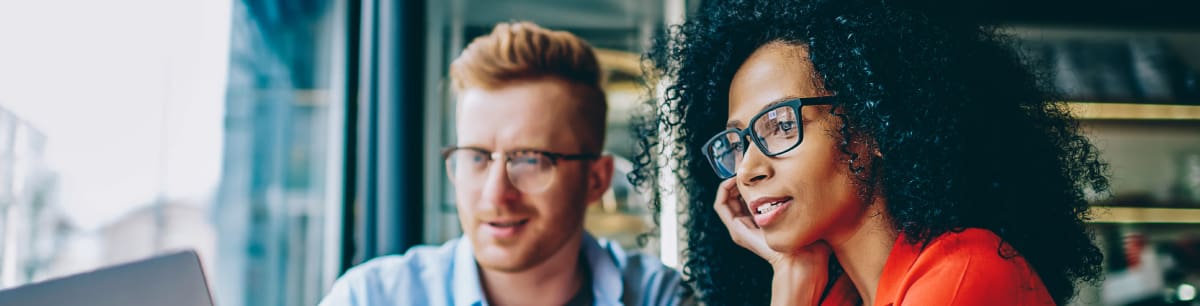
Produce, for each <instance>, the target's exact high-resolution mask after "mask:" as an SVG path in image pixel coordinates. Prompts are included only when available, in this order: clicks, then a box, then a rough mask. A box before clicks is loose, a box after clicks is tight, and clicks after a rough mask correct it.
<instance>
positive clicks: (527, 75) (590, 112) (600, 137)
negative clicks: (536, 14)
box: [450, 22, 608, 151]
mask: <svg viewBox="0 0 1200 306" xmlns="http://www.w3.org/2000/svg"><path fill="white" fill-rule="evenodd" d="M548 78H549V79H557V80H561V81H565V82H567V83H569V84H570V85H571V86H570V87H571V91H572V92H575V93H576V96H578V97H579V98H580V100H579V103H580V104H579V106H580V107H579V110H580V114H579V115H580V117H581V118H580V119H583V120H584V122H585V124H587V127H588V131H586V132H587V133H586V134H591V135H585V136H591V137H590V138H593V139H594V140H596V141H595V143H594V144H588V145H585V146H587V147H588V148H585V150H589V151H599V150H600V149H601V148H602V147H603V145H604V129H605V120H606V116H607V111H608V102H607V100H606V98H605V96H604V90H603V88H602V87H601V86H602V82H603V79H604V78H603V72H602V71H601V69H600V64H599V62H598V61H597V60H596V54H595V52H594V51H593V50H592V46H591V45H589V44H588V43H587V42H585V41H583V40H582V39H580V38H579V37H576V36H575V35H573V34H571V33H569V32H565V31H553V30H548V29H545V28H542V27H540V26H538V25H536V24H533V23H530V22H511V23H500V24H497V25H496V27H495V28H493V29H492V33H491V34H488V35H484V36H481V37H479V38H476V39H475V40H474V41H472V42H471V44H469V45H467V47H466V49H463V52H462V54H461V55H459V56H458V58H456V59H455V60H454V62H453V63H451V64H450V79H451V81H452V83H453V85H454V90H455V91H456V92H462V91H463V90H466V89H469V88H481V89H485V90H492V89H497V88H501V87H504V86H506V85H510V84H513V83H517V82H527V81H536V80H544V79H548Z"/></svg>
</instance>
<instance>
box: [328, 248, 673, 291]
mask: <svg viewBox="0 0 1200 306" xmlns="http://www.w3.org/2000/svg"><path fill="white" fill-rule="evenodd" d="M582 245H583V254H584V257H585V258H586V259H587V263H588V266H589V267H590V268H591V275H592V281H591V285H592V288H591V290H592V295H593V297H594V300H595V305H602V306H615V305H630V306H632V305H679V304H681V303H691V302H690V301H691V299H690V298H689V299H684V298H683V297H682V292H683V287H682V284H681V283H680V279H679V273H678V272H676V271H675V270H672V269H671V268H667V267H666V266H663V264H662V263H661V262H660V261H659V260H658V259H657V258H655V257H653V256H648V255H645V254H641V253H629V254H626V253H625V251H624V250H622V249H621V247H620V246H619V245H617V244H616V243H614V242H611V241H607V240H603V239H600V240H597V239H596V238H593V237H592V236H591V235H590V234H587V233H584V235H583V244H582ZM478 269H479V268H478V265H476V263H475V256H474V254H472V252H471V243H470V242H469V241H467V238H465V237H464V238H459V239H454V240H451V241H449V242H446V243H445V244H442V245H441V246H436V247H435V246H421V247H414V248H412V249H409V250H408V252H407V253H405V254H404V255H392V256H384V257H380V258H376V259H372V260H371V261H368V262H366V263H364V264H362V265H359V266H357V267H354V268H353V269H350V271H347V272H346V274H345V275H342V277H341V278H339V279H338V280H337V282H335V283H334V284H333V288H332V289H330V292H329V295H327V296H325V299H323V300H321V304H320V306H384V305H387V306H392V305H447V306H449V305H454V306H486V305H488V303H487V301H486V300H485V299H484V295H483V289H482V287H481V286H480V282H479V270H478ZM685 301H687V302H685Z"/></svg>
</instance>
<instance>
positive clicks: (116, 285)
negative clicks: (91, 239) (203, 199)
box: [0, 251, 213, 306]
mask: <svg viewBox="0 0 1200 306" xmlns="http://www.w3.org/2000/svg"><path fill="white" fill-rule="evenodd" d="M0 305H5V306H7V305H22V306H41V305H47V306H50V305H53V306H72V305H87V306H159V305H172V306H175V305H178V306H213V302H212V295H211V294H210V293H209V291H208V284H207V283H206V281H205V278H204V271H203V270H202V269H201V267H200V257H199V256H197V255H196V252H194V251H182V252H177V253H171V254H166V255H162V256H157V257H152V258H149V259H144V260H139V261H135V262H131V263H126V264H121V265H116V266H112V267H106V268H102V269H99V270H95V271H91V272H87V273H83V274H76V275H72V276H67V277H63V278H58V279H52V280H48V281H44V282H40V283H34V284H28V285H24V286H20V287H15V288H11V289H7V290H4V291H0Z"/></svg>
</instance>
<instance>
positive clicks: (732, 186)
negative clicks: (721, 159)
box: [713, 178, 832, 305]
mask: <svg viewBox="0 0 1200 306" xmlns="http://www.w3.org/2000/svg"><path fill="white" fill-rule="evenodd" d="M713 208H714V209H716V211H717V215H718V216H720V217H721V222H723V223H725V227H726V228H727V229H728V230H729V236H730V237H731V238H733V242H734V243H737V244H738V245H740V246H741V247H743V248H746V249H747V250H750V251H751V252H753V253H754V254H756V255H758V256H759V257H762V258H763V259H766V260H767V262H768V263H770V264H771V267H772V268H773V269H774V270H775V275H774V279H773V280H772V284H771V304H772V305H816V304H818V303H819V302H820V298H821V292H822V291H823V290H824V289H825V284H826V283H827V282H828V281H829V255H830V253H831V252H832V249H830V247H829V245H828V244H826V243H825V242H824V241H818V242H817V243H814V244H811V245H809V246H806V247H804V248H801V249H799V250H794V251H790V252H786V253H783V252H779V251H776V250H773V249H771V247H770V246H768V245H767V240H766V237H764V236H763V230H762V228H759V227H758V225H757V224H755V223H754V218H753V217H752V216H751V215H750V208H749V207H747V206H746V202H745V200H743V199H742V197H741V194H740V193H739V192H738V190H737V178H732V179H728V180H725V181H724V182H721V186H720V187H719V189H718V190H717V199H716V201H715V203H713Z"/></svg>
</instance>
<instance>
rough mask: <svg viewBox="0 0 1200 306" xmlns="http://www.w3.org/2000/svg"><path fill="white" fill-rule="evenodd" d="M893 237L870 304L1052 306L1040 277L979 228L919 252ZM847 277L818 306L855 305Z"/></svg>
mask: <svg viewBox="0 0 1200 306" xmlns="http://www.w3.org/2000/svg"><path fill="white" fill-rule="evenodd" d="M904 240H905V239H904V237H903V235H901V237H899V238H898V239H896V243H895V245H893V246H892V252H891V253H890V254H888V259H887V263H886V264H884V267H883V275H882V276H881V277H880V280H879V287H878V288H876V290H875V293H876V295H875V298H876V301H875V305H880V306H882V305H1054V299H1053V298H1051V297H1050V293H1049V292H1048V291H1046V286H1045V285H1043V284H1042V280H1041V278H1039V277H1038V275H1037V273H1036V272H1035V271H1033V268H1032V267H1030V266H1029V263H1027V262H1025V258H1024V257H1022V256H1020V255H1019V254H1017V253H1016V252H1015V251H1014V250H1013V249H1012V248H1011V246H1009V245H1008V244H1004V248H1005V249H1004V252H1003V253H1001V252H999V250H998V248H999V246H1000V241H1001V240H1000V237H999V236H996V234H994V233H992V232H991V231H989V230H985V229H977V228H972V229H967V230H964V231H962V232H959V233H953V232H952V233H946V234H944V235H942V236H940V237H938V238H936V239H933V241H930V243H929V245H928V246H926V247H925V248H924V249H921V248H920V246H918V245H912V244H908V243H907V242H905V241H904ZM860 300H861V298H860V297H859V295H858V293H857V292H856V291H855V289H854V284H852V283H851V282H850V280H849V278H847V277H845V276H843V277H841V278H839V279H838V280H837V283H835V284H834V287H833V289H831V291H830V292H829V295H828V296H827V297H826V298H825V300H824V301H823V302H822V303H821V305H857V304H859V303H860Z"/></svg>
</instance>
